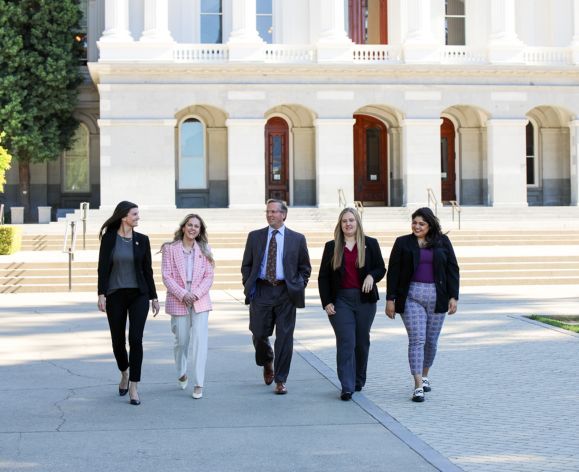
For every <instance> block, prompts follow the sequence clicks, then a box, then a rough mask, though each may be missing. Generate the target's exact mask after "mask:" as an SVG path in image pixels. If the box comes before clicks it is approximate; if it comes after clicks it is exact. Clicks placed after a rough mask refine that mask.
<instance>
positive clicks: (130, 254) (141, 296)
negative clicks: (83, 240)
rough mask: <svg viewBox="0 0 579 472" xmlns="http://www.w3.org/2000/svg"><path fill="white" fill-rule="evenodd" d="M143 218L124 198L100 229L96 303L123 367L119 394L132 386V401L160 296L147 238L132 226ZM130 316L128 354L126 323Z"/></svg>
mask: <svg viewBox="0 0 579 472" xmlns="http://www.w3.org/2000/svg"><path fill="white" fill-rule="evenodd" d="M138 224H139V208H138V207H137V205H135V204H134V203H131V202H127V201H123V202H120V203H119V204H118V205H117V207H116V208H115V211H114V212H113V215H112V216H111V217H110V218H109V219H108V220H107V221H105V222H104V224H103V225H102V226H101V229H100V231H99V239H100V240H101V245H100V251H99V265H98V307H99V310H100V311H106V313H107V319H108V321H109V328H110V331H111V338H112V342H113V353H114V355H115V359H116V361H117V366H118V368H119V370H120V371H121V382H120V383H119V395H121V396H123V395H126V394H127V392H129V398H130V403H131V405H140V403H141V401H140V400H139V394H138V392H137V384H138V382H139V381H140V380H141V364H142V363H143V331H144V329H145V322H146V320H147V314H148V312H149V300H152V309H153V314H154V315H156V314H157V313H159V301H158V300H157V291H156V290H155V282H154V280H153V268H152V263H151V245H150V243H149V238H148V237H147V236H145V235H144V234H140V233H137V232H136V231H133V229H134V228H135V227H136V226H137V225H138ZM127 315H128V318H129V346H130V354H127V348H126V338H125V329H126V325H127Z"/></svg>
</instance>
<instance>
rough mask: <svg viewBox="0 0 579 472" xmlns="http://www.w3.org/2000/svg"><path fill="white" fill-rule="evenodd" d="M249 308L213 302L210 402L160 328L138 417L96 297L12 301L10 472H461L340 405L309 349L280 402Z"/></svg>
mask: <svg viewBox="0 0 579 472" xmlns="http://www.w3.org/2000/svg"><path fill="white" fill-rule="evenodd" d="M238 295H239V294H229V293H225V292H215V293H214V294H213V297H214V300H215V301H216V310H215V311H214V312H213V313H212V314H211V318H210V352H209V361H208V368H207V383H206V386H205V387H206V388H205V392H204V393H205V395H204V398H203V399H202V400H193V399H192V398H191V396H190V393H191V392H190V390H189V391H185V392H184V391H181V390H179V389H178V387H177V382H176V378H175V376H176V374H175V372H174V367H173V360H172V335H171V334H170V330H169V320H168V317H167V316H166V315H160V316H158V317H157V318H155V319H153V318H152V317H151V318H150V319H149V321H148V323H147V326H146V331H145V362H144V367H143V382H142V384H141V386H140V389H139V391H140V396H141V400H142V404H141V405H140V406H138V407H135V406H131V405H129V404H128V401H127V397H119V396H118V394H117V393H116V390H117V382H118V377H119V375H118V372H117V370H116V366H115V364H114V361H113V357H112V353H111V348H110V338H109V334H108V327H107V324H106V318H105V316H104V315H103V314H102V313H100V312H98V311H97V310H96V306H95V300H96V298H95V296H94V294H87V293H73V294H51V295H44V294H39V295H33V296H31V295H29V294H28V295H25V294H14V295H6V294H4V295H1V296H0V297H1V302H0V400H1V401H0V471H11V472H13V471H34V472H52V471H54V472H67V471H79V470H82V471H85V472H92V471H99V472H101V471H115V470H122V471H128V472H132V471H139V472H148V471H155V472H160V471H190V470H195V471H199V472H204V471H216V472H221V471H227V470H231V471H252V472H253V471H255V470H276V471H280V472H283V471H317V472H319V471H322V472H323V471H351V470H357V471H376V470H392V471H409V470H412V471H417V472H420V471H435V470H444V471H454V470H458V469H457V468H456V467H454V466H453V465H452V464H451V463H450V462H449V461H448V460H447V459H445V458H444V457H443V456H441V455H440V454H439V453H438V452H437V451H435V450H434V449H432V448H431V447H429V446H428V445H427V444H425V443H424V442H423V441H422V440H420V439H419V438H418V437H416V436H415V435H413V434H412V433H410V432H409V431H408V430H407V429H405V428H404V427H403V426H402V425H400V424H399V423H397V422H396V421H394V420H393V419H392V418H391V417H390V416H389V415H388V414H387V413H385V412H384V411H382V410H380V409H379V408H377V407H376V405H374V404H373V403H372V402H370V401H368V400H364V399H363V398H361V399H360V400H359V403H354V402H347V403H346V402H342V401H340V400H339V399H338V389H337V388H336V387H335V385H333V383H332V380H334V381H335V378H332V377H333V373H332V372H331V371H330V369H328V368H327V367H326V366H324V364H322V363H321V362H320V361H319V360H318V359H317V358H316V357H315V356H314V355H313V354H312V353H310V352H308V351H307V350H305V349H304V348H303V347H300V346H297V353H296V354H295V356H294V360H293V363H292V372H291V378H290V381H289V383H288V389H289V394H288V395H285V396H276V395H274V394H273V390H272V387H271V386H270V387H267V386H265V385H264V384H263V380H262V374H261V371H260V369H259V368H257V367H256V366H255V364H254V354H253V348H252V347H251V344H250V337H249V334H248V331H247V309H246V307H245V306H244V305H242V304H241V303H240V302H239V300H238V299H237V298H236V297H237V296H238ZM300 323H301V320H300ZM325 328H327V326H326V327H325ZM320 338H321V337H320ZM324 373H325V374H327V375H328V376H329V377H330V380H329V379H328V378H327V377H326V376H324V375H323V374H324Z"/></svg>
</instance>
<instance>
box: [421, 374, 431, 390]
mask: <svg viewBox="0 0 579 472" xmlns="http://www.w3.org/2000/svg"><path fill="white" fill-rule="evenodd" d="M422 390H424V391H425V392H430V391H431V390H432V389H431V388H430V380H428V377H422Z"/></svg>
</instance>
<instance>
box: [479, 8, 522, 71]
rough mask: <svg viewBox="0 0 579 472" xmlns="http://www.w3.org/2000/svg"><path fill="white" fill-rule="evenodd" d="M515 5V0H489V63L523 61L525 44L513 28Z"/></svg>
mask: <svg viewBox="0 0 579 472" xmlns="http://www.w3.org/2000/svg"><path fill="white" fill-rule="evenodd" d="M515 6H516V5H515V0H490V9H491V10H490V19H491V34H490V37H489V43H488V55H489V61H490V62H491V63H500V62H508V63H513V62H522V61H523V49H524V47H525V45H524V44H523V42H522V41H521V40H520V39H519V37H518V36H517V32H516V29H515V18H516V15H515Z"/></svg>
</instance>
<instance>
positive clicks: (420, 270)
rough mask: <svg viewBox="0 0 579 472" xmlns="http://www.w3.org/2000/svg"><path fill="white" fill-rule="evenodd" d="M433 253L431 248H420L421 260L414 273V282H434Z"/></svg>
mask: <svg viewBox="0 0 579 472" xmlns="http://www.w3.org/2000/svg"><path fill="white" fill-rule="evenodd" d="M433 255H434V251H433V250H432V249H431V248H425V249H422V248H421V249H420V262H419V263H418V267H417V268H416V270H415V271H414V274H412V282H422V283H427V284H431V283H434V265H433V263H432V262H433Z"/></svg>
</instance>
